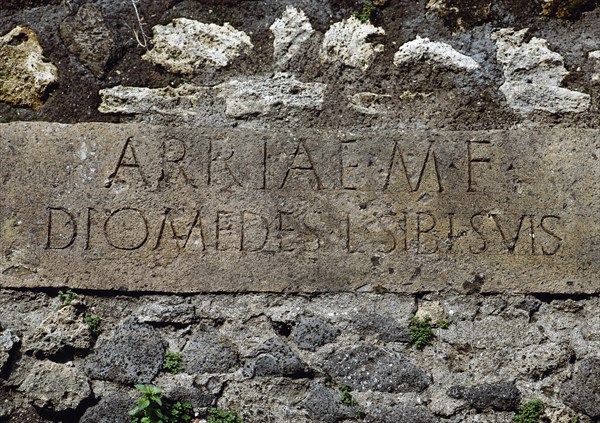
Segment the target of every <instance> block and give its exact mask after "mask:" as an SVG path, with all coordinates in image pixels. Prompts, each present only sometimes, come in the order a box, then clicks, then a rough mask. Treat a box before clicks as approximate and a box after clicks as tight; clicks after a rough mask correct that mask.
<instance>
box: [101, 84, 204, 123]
mask: <svg viewBox="0 0 600 423" xmlns="http://www.w3.org/2000/svg"><path fill="white" fill-rule="evenodd" d="M100 96H101V97H102V103H100V106H99V107H98V111H99V112H100V113H116V114H127V115H142V114H147V115H151V114H160V115H163V116H168V115H176V116H182V115H185V114H186V113H190V114H191V113H195V110H196V109H197V108H198V107H200V106H201V105H203V104H204V101H203V97H207V96H210V88H205V87H198V86H196V85H191V84H183V85H181V86H179V87H177V88H173V87H166V88H147V87H124V86H122V85H118V86H116V87H112V88H106V89H103V90H100Z"/></svg>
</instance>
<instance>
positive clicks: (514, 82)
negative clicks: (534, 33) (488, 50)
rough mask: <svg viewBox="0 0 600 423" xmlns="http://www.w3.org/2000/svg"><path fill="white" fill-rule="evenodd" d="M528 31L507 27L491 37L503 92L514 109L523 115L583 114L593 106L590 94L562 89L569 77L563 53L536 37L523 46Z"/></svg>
mask: <svg viewBox="0 0 600 423" xmlns="http://www.w3.org/2000/svg"><path fill="white" fill-rule="evenodd" d="M526 33H527V28H525V29H522V30H520V31H515V30H514V29H512V28H504V29H501V30H499V31H496V32H494V33H493V34H492V40H494V41H495V42H496V48H497V52H496V58H497V60H498V62H499V63H500V64H501V65H502V68H503V71H504V83H503V84H502V85H501V86H500V91H501V92H502V93H503V94H504V96H505V97H506V100H507V102H508V104H509V106H510V107H511V108H513V109H514V110H516V111H518V112H519V113H522V114H527V113H531V112H533V111H535V110H542V111H547V112H550V113H558V112H575V113H580V112H583V111H585V110H587V109H588V107H589V106H590V96H589V95H588V94H584V93H580V92H578V91H572V90H569V89H567V88H561V87H560V84H561V83H562V81H563V79H564V78H565V76H567V75H568V74H569V72H568V71H567V69H566V68H565V66H564V62H563V58H562V56H561V55H560V54H558V53H556V52H553V51H550V49H548V45H547V42H546V40H544V39H541V38H536V37H533V38H532V39H531V41H529V42H527V43H524V42H523V41H524V38H525V34H526Z"/></svg>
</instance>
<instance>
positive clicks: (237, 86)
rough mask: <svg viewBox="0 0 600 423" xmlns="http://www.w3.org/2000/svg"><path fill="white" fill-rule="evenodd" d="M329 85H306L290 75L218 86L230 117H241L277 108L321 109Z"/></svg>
mask: <svg viewBox="0 0 600 423" xmlns="http://www.w3.org/2000/svg"><path fill="white" fill-rule="evenodd" d="M326 87H327V86H326V85H325V84H321V83H318V82H310V83H304V82H300V81H298V80H297V79H295V78H294V77H291V76H290V75H288V74H286V73H279V74H276V75H275V76H274V77H272V78H264V77H263V78H249V79H239V80H235V79H234V80H231V81H228V82H225V83H223V84H220V85H217V86H216V87H215V90H217V92H218V96H219V97H221V98H224V99H225V105H226V108H225V113H226V114H227V116H231V117H235V118H240V117H244V116H248V115H265V114H267V113H268V112H269V111H270V110H271V109H272V108H273V107H275V106H281V107H282V108H284V109H316V110H321V107H322V105H323V100H324V94H325V88H326Z"/></svg>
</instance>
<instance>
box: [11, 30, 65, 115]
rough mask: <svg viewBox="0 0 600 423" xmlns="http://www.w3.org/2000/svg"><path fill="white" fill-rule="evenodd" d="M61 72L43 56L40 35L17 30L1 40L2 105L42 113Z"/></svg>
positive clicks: (30, 31)
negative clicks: (47, 93)
mask: <svg viewBox="0 0 600 423" xmlns="http://www.w3.org/2000/svg"><path fill="white" fill-rule="evenodd" d="M57 80H58V69H57V68H56V66H54V65H53V64H52V63H48V61H47V59H46V58H45V57H44V56H43V50H42V46H40V43H39V41H38V38H37V35H36V34H35V32H33V31H32V30H31V29H30V28H27V27H22V26H17V27H15V28H14V29H13V30H12V31H10V32H9V33H8V34H6V35H4V36H3V37H0V101H3V102H6V103H8V104H12V105H14V106H20V107H23V106H25V107H31V108H33V109H39V108H40V107H42V104H43V101H42V98H43V96H44V93H45V92H46V90H47V89H48V87H49V86H50V85H51V84H54V83H55V82H56V81H57Z"/></svg>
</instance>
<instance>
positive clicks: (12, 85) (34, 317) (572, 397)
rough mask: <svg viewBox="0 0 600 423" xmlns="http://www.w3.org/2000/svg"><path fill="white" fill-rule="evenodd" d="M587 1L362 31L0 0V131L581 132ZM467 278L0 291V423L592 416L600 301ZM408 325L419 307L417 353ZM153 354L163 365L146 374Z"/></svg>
mask: <svg viewBox="0 0 600 423" xmlns="http://www.w3.org/2000/svg"><path fill="white" fill-rule="evenodd" d="M595 4H596V2H595V1H570V0H554V1H552V0H551V1H545V2H538V1H529V0H527V1H492V0H489V1H485V0H430V1H428V2H425V1H418V2H413V1H394V0H389V1H387V2H385V1H383V2H382V1H373V3H372V8H373V11H372V13H371V16H370V18H371V19H370V23H367V22H362V21H364V20H366V19H365V17H366V16H365V15H367V14H368V10H367V9H368V7H367V6H365V4H363V3H362V2H360V1H358V2H354V1H333V0H332V1H312V0H299V1H296V2H292V1H275V0H273V1H233V0H223V1H217V0H214V1H191V0H190V1H176V0H168V1H160V2H159V1H137V2H136V3H135V5H136V7H137V12H136V9H135V8H134V6H133V4H132V3H131V2H129V1H123V0H97V1H83V0H75V1H67V0H65V1H62V2H61V1H58V0H55V1H41V0H29V1H12V0H8V1H4V2H3V3H2V6H0V35H1V37H0V59H1V60H0V101H1V102H0V121H2V122H9V121H17V120H47V121H57V122H65V123H73V122H81V121H107V122H126V121H140V122H146V123H151V124H166V125H182V124H185V125H192V126H212V127H232V126H238V127H260V128H277V127H285V128H289V127H296V128H302V127H318V128H330V129H331V128H333V129H336V128H344V129H357V130H358V129H361V128H365V127H369V128H388V129H394V128H397V129H404V128H414V129H457V130H459V129H510V128H518V127H532V126H533V127H536V126H538V127H557V126H561V127H583V128H597V127H598V123H599V122H598V120H599V117H600V114H599V113H598V94H599V92H600V85H599V84H598V81H599V79H600V77H599V75H600V53H598V52H599V51H600V16H599V14H600V8H599V9H596V10H595V9H594V7H595ZM288 6H293V8H288ZM354 13H356V15H357V16H356V17H353V14H354ZM138 16H139V18H138ZM359 18H361V19H359ZM526 29H527V30H526ZM466 282H468V283H472V285H473V286H472V293H471V294H469V295H467V296H458V295H456V294H453V293H452V292H443V291H442V292H436V293H423V294H422V295H420V296H416V297H415V296H403V295H397V294H389V293H385V292H356V293H346V294H319V295H316V294H315V295H282V294H277V295H276V294H252V293H246V294H238V295H225V294H223V295H211V294H198V295H190V296H185V297H182V296H157V295H141V294H140V295H135V294H131V295H127V296H124V295H123V296H116V295H115V294H114V293H111V292H105V293H103V292H84V293H81V292H80V293H78V296H77V297H76V298H75V299H74V301H73V302H72V303H71V305H68V306H66V307H62V308H60V300H59V299H58V297H57V292H37V291H27V290H4V291H2V292H1V296H0V326H1V329H2V333H1V334H0V365H1V366H2V367H1V371H2V373H1V377H2V390H1V391H0V419H4V420H6V421H10V422H45V421H64V422H72V421H83V422H121V421H122V422H126V421H130V418H129V417H128V415H127V411H128V410H130V409H131V408H133V405H134V401H135V400H134V397H135V396H136V392H135V391H134V389H133V385H134V384H136V383H153V384H155V385H157V386H161V387H163V388H164V391H165V395H166V396H167V397H168V398H171V399H174V400H185V401H189V402H191V403H192V405H193V406H194V407H195V409H196V411H197V412H198V413H199V418H204V417H205V416H206V410H207V409H208V408H211V407H214V406H219V407H220V408H227V409H234V410H237V411H238V412H239V414H240V415H241V416H242V417H243V418H244V421H247V422H303V421H313V422H343V421H357V420H360V419H364V421H370V422H413V423H414V422H473V423H474V422H510V421H512V418H513V416H514V415H515V414H516V413H517V409H518V407H519V404H524V403H526V402H527V401H529V400H534V399H539V400H541V401H543V403H544V404H545V406H546V410H545V419H546V421H550V422H564V423H568V422H569V423H570V422H576V421H580V422H590V421H599V419H600V354H599V353H598V351H599V347H600V315H599V313H598V310H599V306H600V304H598V302H599V299H598V297H597V296H589V297H574V298H563V297H552V296H547V295H543V294H538V295H531V296H520V295H512V294H511V293H506V294H503V295H494V296H482V295H480V294H478V292H477V278H475V282H470V281H466ZM399 283H401V281H399ZM67 288H68V287H65V289H67ZM86 314H93V315H97V316H99V317H101V318H102V324H101V328H102V329H103V331H102V333H101V334H100V335H99V337H97V338H96V337H95V336H93V335H92V334H91V333H90V331H89V327H88V325H87V324H86V323H85V321H84V319H85V316H86ZM415 314H416V315H417V316H421V317H424V316H430V317H431V325H432V328H433V335H434V338H433V340H432V343H431V345H426V346H424V348H422V349H419V348H417V347H416V346H415V345H413V344H414V337H411V331H410V328H409V325H410V322H411V319H412V318H413V316H414V315H415ZM167 351H177V352H181V354H182V358H183V364H184V371H183V372H182V373H181V374H178V375H170V374H168V373H167V372H165V371H164V370H161V368H162V365H163V360H164V357H165V353H166V352H167ZM346 386H347V387H349V389H350V394H351V398H353V399H354V400H352V399H349V398H348V396H347V395H345V396H344V392H343V391H345V390H346V389H347V388H346ZM343 398H345V399H343Z"/></svg>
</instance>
